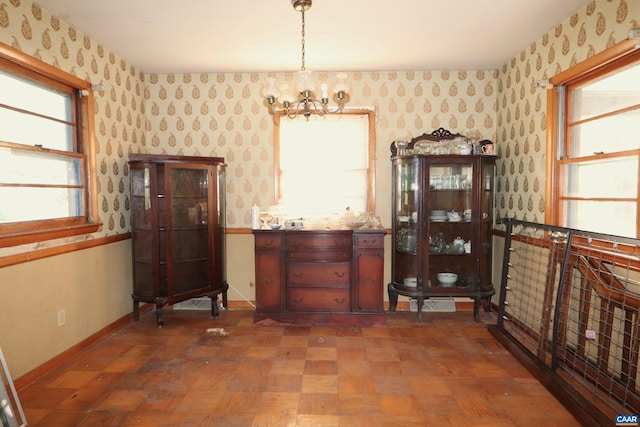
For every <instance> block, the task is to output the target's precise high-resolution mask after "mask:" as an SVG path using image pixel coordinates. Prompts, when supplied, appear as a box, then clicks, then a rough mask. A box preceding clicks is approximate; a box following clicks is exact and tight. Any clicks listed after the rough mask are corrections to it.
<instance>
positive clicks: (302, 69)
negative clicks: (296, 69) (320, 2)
mask: <svg viewBox="0 0 640 427" xmlns="http://www.w3.org/2000/svg"><path fill="white" fill-rule="evenodd" d="M300 13H302V68H300V70H301V71H304V70H305V69H306V68H305V66H304V55H305V50H304V9H302V10H301V11H300Z"/></svg>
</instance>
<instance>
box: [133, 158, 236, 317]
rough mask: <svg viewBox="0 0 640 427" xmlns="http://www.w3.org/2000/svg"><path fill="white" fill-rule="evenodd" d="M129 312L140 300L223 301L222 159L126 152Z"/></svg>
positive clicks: (214, 309)
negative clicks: (130, 282)
mask: <svg viewBox="0 0 640 427" xmlns="http://www.w3.org/2000/svg"><path fill="white" fill-rule="evenodd" d="M129 166H130V168H131V234H132V251H133V293H132V294H131V297H132V298H133V317H134V320H138V319H139V308H138V305H139V303H140V302H150V303H155V304H156V322H157V324H158V326H162V325H163V324H164V317H163V312H162V308H163V306H164V305H167V304H175V303H177V302H180V301H184V300H187V299H191V298H194V297H198V296H209V297H211V299H212V301H211V314H212V316H217V315H218V314H219V308H218V294H222V304H223V306H224V307H226V306H227V289H228V288H229V285H228V284H227V278H226V269H225V166H226V165H225V164H224V159H223V158H221V157H190V156H171V155H153V154H131V155H130V156H129Z"/></svg>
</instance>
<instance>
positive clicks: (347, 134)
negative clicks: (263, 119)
mask: <svg viewBox="0 0 640 427" xmlns="http://www.w3.org/2000/svg"><path fill="white" fill-rule="evenodd" d="M276 121H277V122H276V126H275V132H276V134H275V141H276V143H275V151H276V153H275V159H276V167H275V174H276V197H277V200H278V201H279V202H280V204H281V207H282V209H283V210H284V211H285V212H286V214H287V215H289V216H291V217H309V216H314V215H319V214H322V215H328V214H342V213H343V212H344V211H345V209H346V208H347V207H349V208H350V209H351V210H353V211H354V212H373V210H374V190H373V182H374V176H375V174H374V173H375V170H374V153H375V138H374V130H373V129H374V119H373V112H372V111H367V110H348V111H343V112H342V113H340V114H325V115H324V116H322V117H319V116H310V117H309V120H306V119H305V118H302V117H298V118H296V119H289V118H287V117H286V116H276Z"/></svg>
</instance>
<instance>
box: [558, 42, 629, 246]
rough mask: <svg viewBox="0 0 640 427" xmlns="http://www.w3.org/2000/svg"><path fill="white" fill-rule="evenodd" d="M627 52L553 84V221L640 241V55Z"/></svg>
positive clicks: (601, 58) (605, 56)
mask: <svg viewBox="0 0 640 427" xmlns="http://www.w3.org/2000/svg"><path fill="white" fill-rule="evenodd" d="M626 44H627V43H624V44H623V45H622V46H624V45H626ZM620 48H621V46H616V47H614V48H613V49H612V50H610V51H609V52H605V53H603V54H602V55H601V56H599V57H598V56H597V57H594V58H591V59H590V60H589V61H586V63H585V64H578V65H576V66H574V67H573V69H570V70H567V72H564V73H562V74H560V75H558V76H556V77H554V78H553V79H551V82H552V83H553V84H554V86H555V87H554V89H553V90H554V92H553V94H552V100H553V102H552V103H553V105H554V106H556V111H555V112H551V114H552V116H553V117H552V119H554V120H555V123H553V122H552V127H551V131H552V132H553V133H554V134H552V135H551V137H552V140H553V141H554V142H555V145H552V147H553V148H552V151H551V152H550V154H551V153H554V154H555V155H554V156H551V157H552V161H553V165H552V170H553V171H554V173H553V175H552V176H553V178H554V179H553V181H552V191H551V192H552V194H553V195H554V197H553V198H552V205H551V207H550V211H551V212H550V213H551V215H552V218H551V222H552V223H555V224H558V225H561V226H567V227H571V228H577V229H581V230H587V231H596V232H601V233H606V234H613V235H621V236H628V237H640V231H639V228H640V227H639V224H640V209H639V206H640V204H639V201H640V188H639V184H638V183H639V182H640V51H639V50H636V49H634V48H633V47H632V48H631V49H627V50H626V51H625V50H624V49H623V51H622V52H621V51H620Z"/></svg>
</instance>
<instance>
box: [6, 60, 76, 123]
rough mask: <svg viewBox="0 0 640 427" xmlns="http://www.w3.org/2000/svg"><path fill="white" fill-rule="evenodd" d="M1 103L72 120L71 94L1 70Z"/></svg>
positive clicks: (60, 118)
mask: <svg viewBox="0 0 640 427" xmlns="http://www.w3.org/2000/svg"><path fill="white" fill-rule="evenodd" d="M0 104H5V105H9V106H11V107H14V108H19V109H21V110H26V111H32V112H34V113H38V114H41V115H43V116H48V117H52V118H55V119H58V120H64V121H68V122H70V121H72V115H71V94H70V93H67V92H63V91H60V90H57V89H55V88H52V87H49V86H46V85H44V84H41V83H39V82H36V81H34V80H31V79H27V78H25V77H21V76H18V75H16V74H13V73H9V72H7V71H2V70H0Z"/></svg>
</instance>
